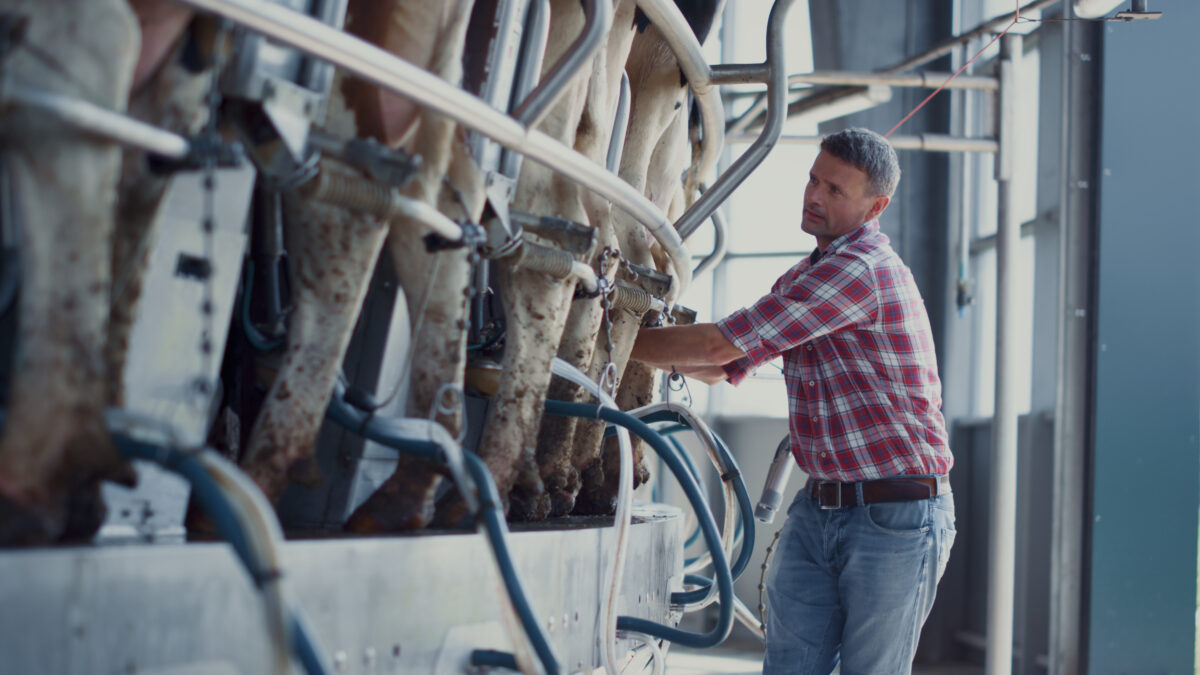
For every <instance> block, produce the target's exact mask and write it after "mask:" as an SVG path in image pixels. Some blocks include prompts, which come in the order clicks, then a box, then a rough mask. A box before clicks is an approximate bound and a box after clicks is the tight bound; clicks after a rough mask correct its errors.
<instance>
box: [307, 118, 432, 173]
mask: <svg viewBox="0 0 1200 675" xmlns="http://www.w3.org/2000/svg"><path fill="white" fill-rule="evenodd" d="M308 142H309V150H310V152H311V151H313V150H319V151H320V152H322V153H323V154H326V155H329V156H331V157H335V158H337V159H339V160H341V161H342V162H344V163H346V164H348V165H350V166H352V167H354V168H356V169H358V170H360V171H362V172H363V174H364V175H366V176H367V177H368V178H370V179H371V180H373V181H375V182H376V183H380V184H382V185H386V186H389V187H397V188H398V187H404V186H405V185H407V184H408V181H410V180H412V177H413V174H415V173H416V172H417V171H419V170H420V169H421V165H422V164H423V160H422V158H421V156H420V155H412V154H409V153H408V152H405V151H404V150H402V149H395V150H393V149H392V148H389V147H387V146H386V145H383V144H382V143H380V142H378V141H376V140H375V139H373V138H351V139H342V138H339V137H337V136H334V135H332V134H328V133H325V132H323V131H318V130H315V129H314V130H313V131H312V132H311V133H310V134H309V137H308Z"/></svg>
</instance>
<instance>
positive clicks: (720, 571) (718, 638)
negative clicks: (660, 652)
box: [546, 401, 734, 648]
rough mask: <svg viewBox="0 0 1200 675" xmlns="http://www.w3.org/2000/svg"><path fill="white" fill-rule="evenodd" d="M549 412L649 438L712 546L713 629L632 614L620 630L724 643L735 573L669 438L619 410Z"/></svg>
mask: <svg viewBox="0 0 1200 675" xmlns="http://www.w3.org/2000/svg"><path fill="white" fill-rule="evenodd" d="M546 412H547V413H550V414H551V415H566V416H569V417H588V418H592V419H596V418H599V419H603V420H605V421H607V422H611V423H613V424H619V425H620V426H623V427H625V428H626V429H628V430H630V431H631V432H633V433H635V434H637V435H638V436H639V437H640V438H642V440H644V441H646V442H647V443H648V444H649V445H650V447H651V448H653V449H654V451H655V452H657V453H658V455H659V457H662V458H663V461H665V462H666V463H667V467H668V468H670V470H671V473H673V474H675V479H676V480H678V481H679V484H680V486H682V487H683V491H684V493H685V494H686V495H687V498H688V501H689V502H690V503H691V504H692V508H693V509H695V510H696V517H697V518H698V519H699V520H700V523H701V528H702V529H703V531H704V538H705V541H706V542H707V543H708V546H709V548H711V549H712V558H713V568H714V570H715V572H716V582H717V590H718V593H719V597H720V609H721V612H720V615H719V616H718V618H717V625H716V626H714V627H713V629H712V630H711V631H709V632H707V633H693V632H690V631H683V630H679V629H678V628H672V627H671V626H665V625H663V624H660V623H655V622H653V621H648V620H646V619H639V618H636V617H631V616H622V617H618V618H617V629H618V630H625V631H632V632H636V633H645V634H646V635H649V636H651V637H656V638H659V639H663V640H667V641H669V642H673V643H675V644H679V645H683V646H685V647H693V648H705V647H715V646H717V645H719V644H721V643H722V642H724V641H725V638H727V637H729V631H730V630H732V629H733V604H734V596H733V576H732V574H731V573H730V570H729V561H728V560H727V559H726V558H725V551H724V550H722V548H721V535H720V533H719V532H718V531H717V524H716V522H715V521H714V520H713V516H712V511H710V510H709V509H708V505H707V504H706V503H705V502H704V499H703V497H702V496H701V495H700V489H699V488H698V487H697V486H696V481H694V480H692V476H691V474H689V473H688V470H687V467H686V466H684V463H683V461H682V460H680V459H679V457H678V456H677V455H676V453H675V452H674V451H673V450H672V449H671V446H670V445H669V444H668V443H667V442H666V440H665V439H663V437H662V436H660V435H658V433H656V432H655V431H654V430H653V429H651V428H650V426H649V425H647V424H646V423H644V422H642V421H641V420H639V419H638V418H636V417H634V416H632V415H629V414H627V413H623V412H621V411H620V410H615V409H613V408H608V407H601V406H596V405H590V404H586V403H567V402H564V401H546ZM680 595H681V594H679V593H675V594H672V595H671V602H672V603H673V604H682V603H681V602H679V601H678V600H677V597H678V596H680Z"/></svg>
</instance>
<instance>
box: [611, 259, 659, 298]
mask: <svg viewBox="0 0 1200 675" xmlns="http://www.w3.org/2000/svg"><path fill="white" fill-rule="evenodd" d="M617 278H618V279H620V280H621V281H624V282H627V283H630V284H632V285H634V286H636V287H638V288H640V289H642V290H643V291H646V292H647V293H649V294H650V295H653V296H654V297H656V298H665V297H667V293H669V292H670V290H671V275H669V274H664V273H662V272H659V271H658V270H656V269H653V268H650V267H643V266H642V265H638V264H635V263H631V262H629V261H628V260H625V259H624V258H622V259H621V266H620V268H618V270H617Z"/></svg>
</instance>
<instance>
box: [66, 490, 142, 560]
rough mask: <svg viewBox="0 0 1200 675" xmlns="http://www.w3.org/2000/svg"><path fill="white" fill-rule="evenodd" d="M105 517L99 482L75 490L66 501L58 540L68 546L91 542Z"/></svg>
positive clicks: (106, 510)
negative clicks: (64, 518)
mask: <svg viewBox="0 0 1200 675" xmlns="http://www.w3.org/2000/svg"><path fill="white" fill-rule="evenodd" d="M135 478H136V474H135ZM107 515H108V507H107V506H106V505H105V504H104V497H103V496H102V495H101V494H100V483H99V481H97V482H94V483H92V484H90V485H85V486H83V487H81V488H79V489H78V490H75V491H74V492H72V493H71V498H70V499H69V500H68V501H67V519H66V523H65V525H64V526H63V531H62V533H61V534H59V535H58V540H59V541H60V542H63V543H68V544H78V543H84V542H88V541H91V540H92V537H94V536H95V535H96V533H97V532H99V531H100V526H102V525H104V518H105V516H107Z"/></svg>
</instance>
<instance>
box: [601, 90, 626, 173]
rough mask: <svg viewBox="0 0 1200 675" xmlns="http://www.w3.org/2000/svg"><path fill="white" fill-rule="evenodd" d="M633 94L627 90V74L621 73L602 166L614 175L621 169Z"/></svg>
mask: <svg viewBox="0 0 1200 675" xmlns="http://www.w3.org/2000/svg"><path fill="white" fill-rule="evenodd" d="M632 99H633V92H632V91H631V90H630V88H629V73H621V95H620V97H618V98H617V116H616V119H614V120H613V130H612V136H611V137H610V138H609V141H608V156H607V157H605V162H604V165H605V166H607V167H608V170H609V171H611V172H613V173H616V172H617V171H619V170H620V168H621V153H622V152H623V151H624V150H625V135H626V134H627V133H628V132H629V102H630V101H631V100H632Z"/></svg>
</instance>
